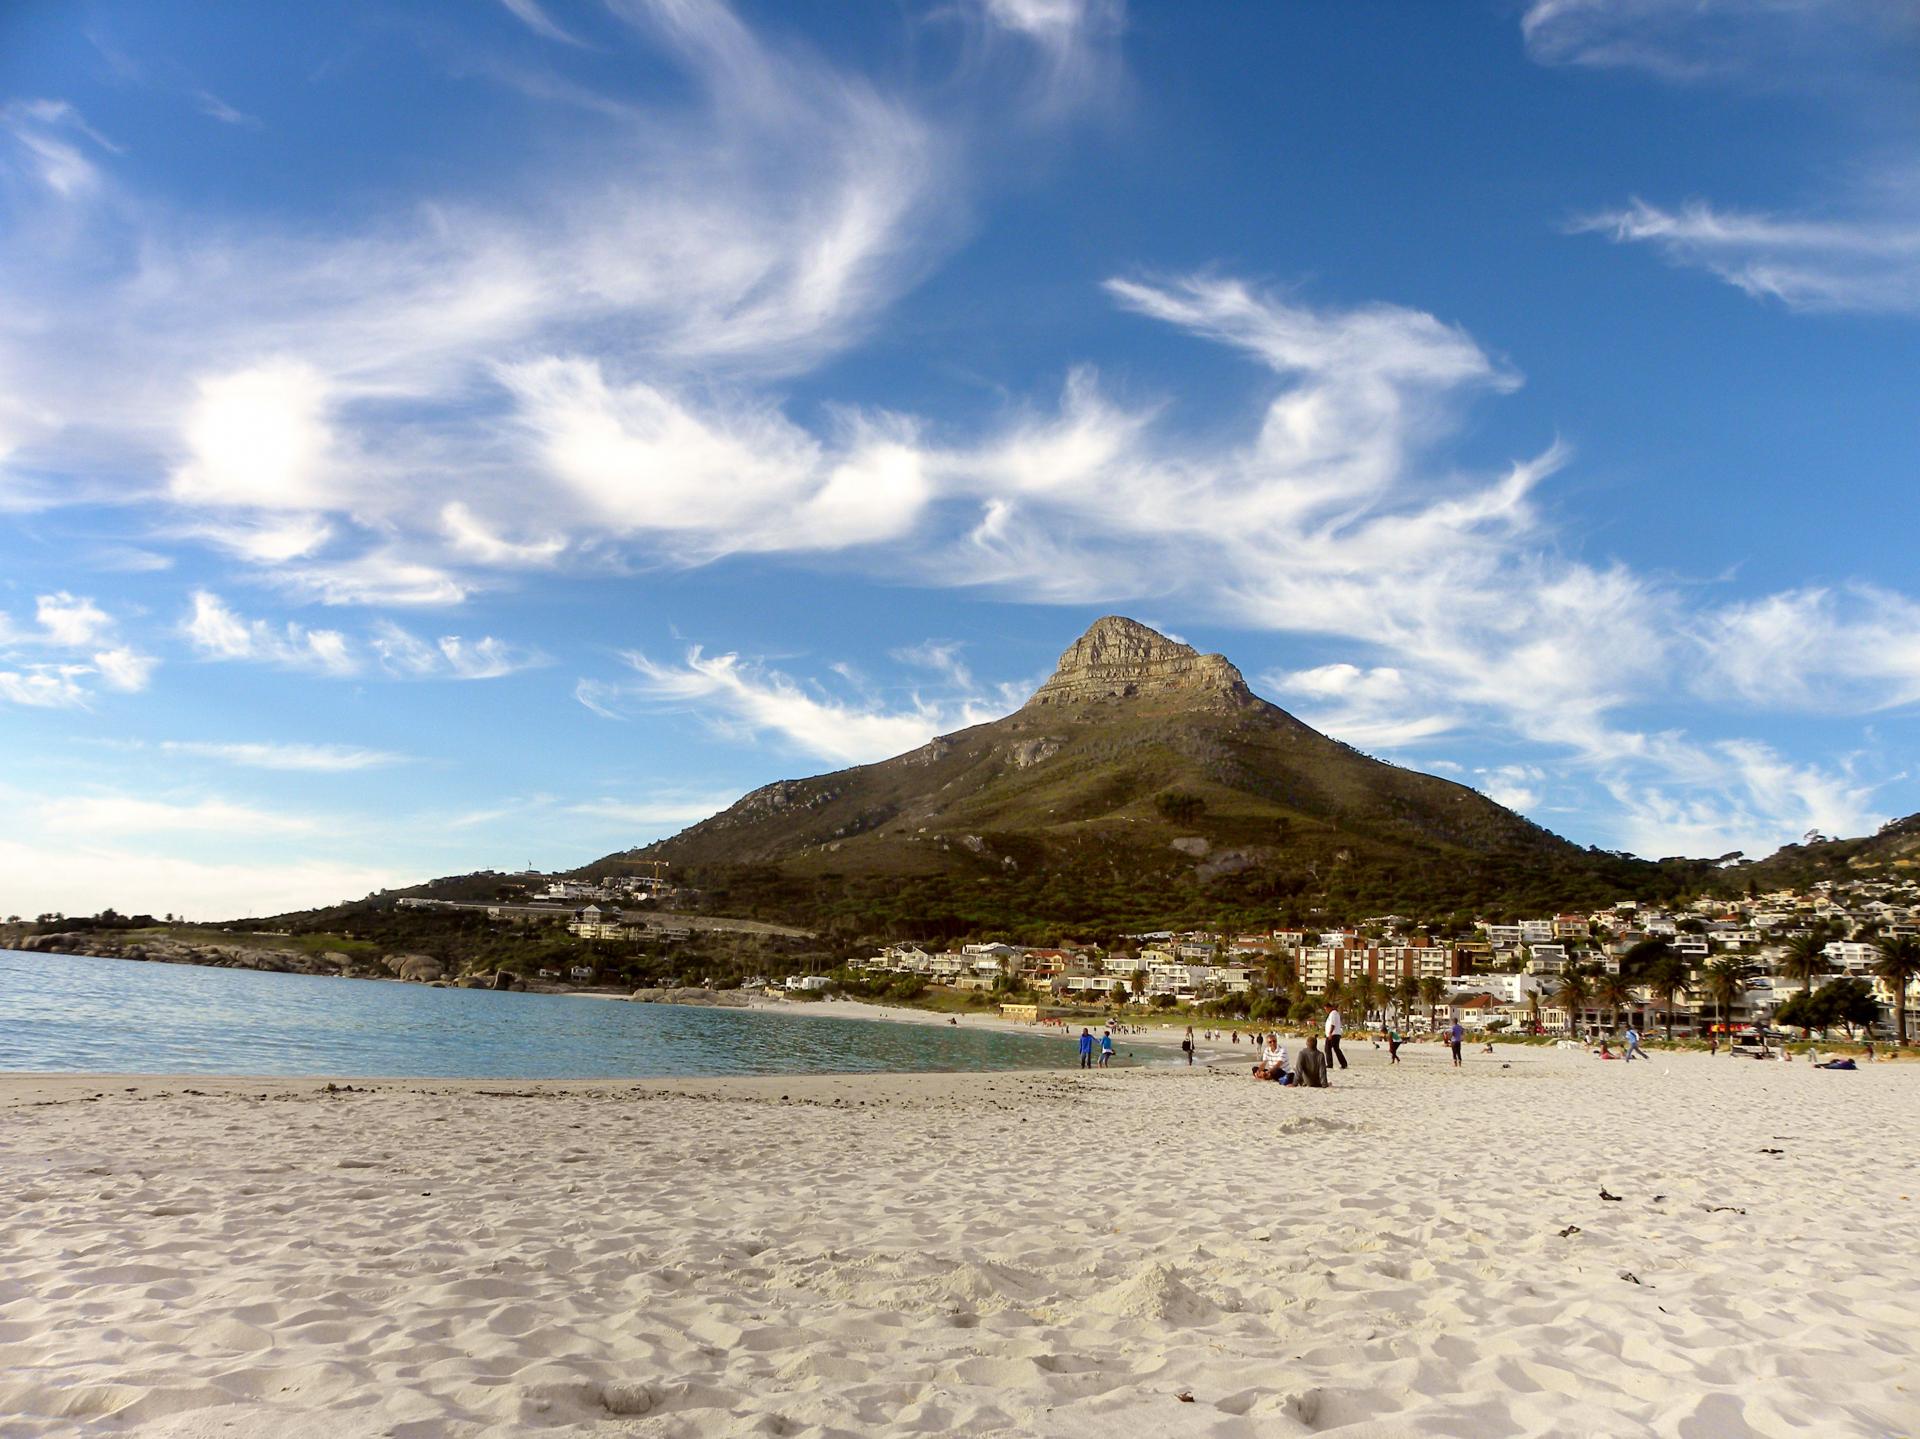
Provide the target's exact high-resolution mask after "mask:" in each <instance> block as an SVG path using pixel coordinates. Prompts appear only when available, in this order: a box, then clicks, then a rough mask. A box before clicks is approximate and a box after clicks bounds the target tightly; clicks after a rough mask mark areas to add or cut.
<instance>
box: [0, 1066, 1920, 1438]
mask: <svg viewBox="0 0 1920 1439" xmlns="http://www.w3.org/2000/svg"><path fill="white" fill-rule="evenodd" d="M1355 1059H1356V1063H1355V1067H1354V1069H1353V1070H1352V1071H1350V1072H1349V1073H1347V1074H1346V1075H1344V1076H1341V1077H1340V1078H1341V1082H1340V1083H1339V1085H1338V1086H1337V1087H1336V1088H1334V1089H1332V1090H1330V1091H1325V1092H1295V1091H1282V1090H1278V1089H1275V1088H1273V1087H1271V1086H1265V1085H1255V1084H1253V1083H1252V1082H1251V1081H1248V1080H1244V1079H1242V1078H1240V1077H1239V1076H1238V1075H1237V1074H1234V1073H1230V1072H1227V1071H1225V1070H1218V1071H1208V1070H1206V1069H1204V1068H1202V1069H1196V1070H1194V1071H1192V1072H1187V1071H1185V1070H1134V1071H1124V1072H1109V1073H1104V1074H1102V1073H1093V1074H1081V1073H1079V1072H1077V1071H1075V1072H1071V1073H1067V1074H1056V1075H958V1076H956V1075H926V1076H898V1077H854V1078H834V1079H826V1078H812V1079H772V1080H700V1081H677V1082H676V1081H660V1082H645V1083H618V1084H608V1083H594V1084H520V1083H501V1082H474V1083H448V1082H437V1081H436V1082H410V1083H394V1082H391V1081H385V1082H379V1083H376V1084H374V1085H373V1086H372V1087H371V1088H363V1087H361V1086H359V1085H358V1084H356V1085H355V1087H354V1088H353V1089H352V1090H351V1091H350V1092H335V1093H328V1092H327V1091H326V1089H325V1086H324V1084H322V1083H320V1082H315V1081H286V1080H261V1081H244V1080H243V1081H234V1080H213V1079H205V1078H189V1079H173V1080H135V1079H125V1078H118V1077H115V1078H97V1077H96V1078H75V1077H67V1076H62V1077H33V1076H9V1077H5V1078H4V1079H0V1205H3V1206H4V1207H0V1213H4V1214H5V1215H6V1217H7V1221H8V1222H7V1227H6V1231H5V1236H4V1238H0V1254H4V1256H5V1259H4V1263H0V1434H4V1435H6V1436H9V1439H12V1436H41V1435H66V1434H73V1433H76V1432H90V1433H110V1434H119V1433H137V1434H142V1435H165V1436H173V1439H202V1436H206V1439H211V1436H215V1435H219V1436H253V1435H274V1436H296V1439H322V1436H326V1439H333V1436H360V1435H365V1436H374V1435H390V1436H395V1439H425V1436H438V1435H476V1434H489V1435H503V1436H504V1435H518V1434H525V1433H538V1432H545V1431H549V1430H563V1429H580V1430H585V1431H589V1432H595V1433H608V1434H620V1435H643V1436H658V1439H668V1436H682V1435H686V1436H692V1435H709V1434H725V1435H733V1434H739V1435H787V1436H826V1435H834V1436H864V1435H873V1434H892V1433H914V1434H923V1433H926V1434H946V1433H959V1434H977V1435H1008V1436H1011V1435H1062V1436H1078V1435H1087V1436H1092V1435H1103V1436H1132V1435H1163V1434H1164V1435H1215V1436H1223V1439H1228V1437H1229V1436H1235V1439H1237V1436H1268V1435H1274V1436H1286V1435H1302V1434H1341V1435H1350V1436H1360V1435H1367V1436H1375V1439H1378V1436H1388V1435H1396V1436H1397V1435H1407V1436H1413V1435H1421V1436H1430V1435H1459V1436H1479V1435H1522V1436H1524V1435H1541V1436H1545V1435H1567V1434H1621V1435H1629V1434H1631V1435H1642V1434H1650V1433H1651V1434H1662V1435H1666V1434H1671V1435H1683V1436H1714V1439H1724V1436H1741V1435H1751V1434H1758V1435H1787V1434H1794V1435H1805V1434H1820V1435H1872V1436H1884V1435H1890V1434H1902V1433H1909V1434H1910V1433H1915V1432H1920V1378H1917V1377H1916V1375H1917V1374H1920V1371H1916V1368H1915V1360H1916V1357H1920V1310H1916V1308H1915V1305H1914V1302H1913V1296H1914V1294H1915V1293H1916V1292H1920V1238H1916V1217H1917V1215H1920V1158H1917V1154H1920V1151H1917V1150H1916V1144H1915V1141H1916V1139H1917V1138H1920V1119H1917V1118H1916V1116H1917V1115H1920V1064H1915V1065H1911V1066H1904V1065H1877V1066H1874V1067H1872V1068H1869V1069H1865V1070H1862V1071H1860V1072H1858V1073H1853V1074H1836V1073H1824V1072H1819V1071H1814V1070H1811V1069H1809V1068H1808V1067H1807V1066H1805V1065H1779V1064H1761V1063H1758V1062H1754V1061H1748V1060H1727V1059H1720V1060H1717V1061H1709V1060H1707V1059H1705V1058H1704V1057H1701V1056H1697V1055H1676V1056H1662V1057H1661V1058H1660V1059H1659V1060H1658V1061H1657V1062H1656V1063H1654V1064H1652V1065H1649V1066H1645V1067H1643V1066H1640V1065H1634V1066H1631V1067H1627V1066H1623V1065H1619V1064H1602V1063H1599V1062H1597V1061H1594V1060H1591V1059H1587V1058H1585V1057H1584V1056H1576V1055H1570V1054H1563V1053H1556V1052H1554V1051H1550V1050H1522V1049H1515V1050H1513V1051H1511V1052H1508V1053H1503V1054H1502V1055H1500V1056H1498V1057H1496V1058H1490V1059H1489V1058H1478V1057H1475V1058H1474V1059H1473V1060H1472V1061H1470V1063H1469V1067H1468V1068H1467V1069H1466V1070H1464V1071H1462V1072H1460V1073H1454V1072H1452V1071H1450V1070H1449V1069H1447V1068H1445V1067H1444V1065H1443V1064H1442V1062H1441V1059H1440V1054H1439V1052H1438V1051H1437V1049H1436V1048H1435V1047H1434V1046H1420V1047H1418V1048H1416V1049H1415V1050H1414V1051H1413V1053H1412V1055H1411V1057H1410V1060H1409V1062H1408V1063H1407V1064H1406V1065H1404V1066H1402V1067H1401V1068H1399V1069H1397V1070H1390V1069H1388V1068H1387V1067H1385V1065H1384V1064H1383V1063H1382V1062H1381V1056H1380V1055H1379V1054H1377V1053H1376V1052H1374V1051H1372V1050H1370V1049H1366V1048H1361V1049H1359V1050H1358V1052H1357V1054H1356V1056H1355ZM1503 1065H1505V1066H1510V1067H1502V1066H1503ZM1773 1151H1778V1152H1773ZM1603 1188H1604V1189H1605V1190H1607V1191H1608V1192H1609V1193H1611V1194H1616V1195H1619V1196H1620V1199H1619V1200H1618V1201H1617V1202H1614V1201H1609V1200H1604V1199H1602V1198H1601V1197H1600V1191H1601V1190H1602V1189H1603Z"/></svg>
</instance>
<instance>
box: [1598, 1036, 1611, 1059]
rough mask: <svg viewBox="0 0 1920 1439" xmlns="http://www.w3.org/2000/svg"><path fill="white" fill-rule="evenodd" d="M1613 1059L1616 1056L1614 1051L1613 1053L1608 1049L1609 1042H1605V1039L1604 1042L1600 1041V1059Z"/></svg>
mask: <svg viewBox="0 0 1920 1439" xmlns="http://www.w3.org/2000/svg"><path fill="white" fill-rule="evenodd" d="M1613 1057H1614V1054H1613V1051H1612V1050H1611V1049H1609V1048H1608V1047H1607V1042H1606V1040H1604V1039H1603V1040H1601V1041H1600V1054H1599V1058H1601V1059H1612V1058H1613Z"/></svg>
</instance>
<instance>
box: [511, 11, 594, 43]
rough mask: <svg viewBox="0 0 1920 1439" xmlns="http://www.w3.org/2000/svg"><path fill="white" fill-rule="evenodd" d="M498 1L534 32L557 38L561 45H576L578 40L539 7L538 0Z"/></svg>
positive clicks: (552, 38) (548, 37) (551, 38)
mask: <svg viewBox="0 0 1920 1439" xmlns="http://www.w3.org/2000/svg"><path fill="white" fill-rule="evenodd" d="M500 3H501V4H502V5H504V6H506V8H507V9H508V10H509V11H511V12H512V14H513V17H514V19H516V20H518V21H519V22H520V23H521V24H522V25H525V26H526V27H527V28H528V29H529V30H531V31H533V32H534V34H536V35H539V36H542V37H544V38H545V39H548V40H558V41H559V42H560V43H561V44H563V45H578V44H580V41H579V40H577V39H575V38H574V37H573V35H572V34H570V33H569V32H568V31H566V30H565V29H563V28H562V27H561V26H560V25H559V24H557V23H556V22H555V21H554V19H553V17H552V16H551V15H549V14H547V12H546V11H545V10H544V9H543V8H542V7H541V5H540V3H539V0H500Z"/></svg>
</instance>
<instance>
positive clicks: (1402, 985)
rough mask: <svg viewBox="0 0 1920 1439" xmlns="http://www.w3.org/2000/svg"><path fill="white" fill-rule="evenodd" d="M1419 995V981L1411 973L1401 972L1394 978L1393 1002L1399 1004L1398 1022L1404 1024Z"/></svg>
mask: <svg viewBox="0 0 1920 1439" xmlns="http://www.w3.org/2000/svg"><path fill="white" fill-rule="evenodd" d="M1419 997H1421V982H1419V980H1417V978H1413V976H1411V974H1402V976H1400V978H1398V980H1394V1003H1396V1005H1400V1024H1402V1026H1405V1024H1407V1018H1409V1016H1411V1012H1413V1005H1415V1003H1417V1001H1419Z"/></svg>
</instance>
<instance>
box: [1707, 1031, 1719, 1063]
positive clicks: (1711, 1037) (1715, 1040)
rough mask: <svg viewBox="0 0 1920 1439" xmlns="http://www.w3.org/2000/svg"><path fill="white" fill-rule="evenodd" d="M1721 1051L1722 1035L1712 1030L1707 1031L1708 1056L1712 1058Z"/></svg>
mask: <svg viewBox="0 0 1920 1439" xmlns="http://www.w3.org/2000/svg"><path fill="white" fill-rule="evenodd" d="M1719 1052H1720V1036H1719V1035H1717V1034H1715V1033H1714V1032H1713V1031H1712V1030H1708V1031H1707V1058H1708V1059H1712V1058H1713V1057H1714V1055H1716V1054H1718V1053H1719Z"/></svg>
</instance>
